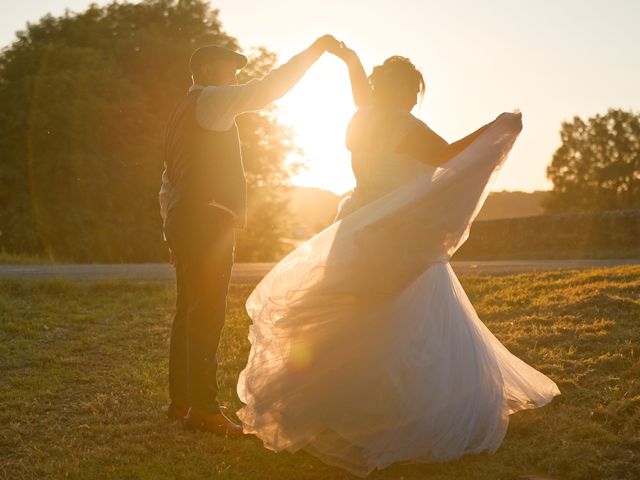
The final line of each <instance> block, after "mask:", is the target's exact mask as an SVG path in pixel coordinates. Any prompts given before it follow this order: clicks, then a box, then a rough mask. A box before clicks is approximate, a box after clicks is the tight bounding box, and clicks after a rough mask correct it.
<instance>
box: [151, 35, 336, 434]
mask: <svg viewBox="0 0 640 480" xmlns="http://www.w3.org/2000/svg"><path fill="white" fill-rule="evenodd" d="M336 45H339V44H338V42H337V40H336V39H335V38H333V37H332V36H330V35H325V36H323V37H320V38H318V39H317V40H316V41H315V42H313V44H312V45H311V46H310V47H309V48H307V49H306V50H304V51H303V52H301V53H299V54H298V55H296V56H294V57H293V58H292V59H291V60H289V62H287V63H286V64H284V65H282V66H281V67H279V68H277V69H274V70H272V71H271V72H270V73H269V74H268V75H266V76H265V77H264V78H262V79H259V80H258V79H254V80H251V81H249V82H247V83H245V84H241V85H239V84H238V83H237V80H236V72H237V70H239V69H241V68H243V67H244V66H245V65H246V63H247V58H246V57H245V56H244V55H241V54H239V53H237V52H234V51H232V50H228V49H226V48H223V47H220V46H215V45H207V46H204V47H201V48H198V49H197V50H196V51H195V52H193V54H192V56H191V59H190V69H191V74H192V78H193V85H192V86H191V88H190V90H189V93H188V94H187V95H186V97H185V98H184V99H183V100H182V101H181V102H180V103H179V104H178V106H177V107H176V109H175V111H174V113H173V115H172V116H171V118H170V120H169V124H168V126H167V130H166V134H165V151H164V167H165V168H164V172H163V174H162V188H161V190H160V210H161V215H162V218H163V222H164V232H165V238H166V239H167V242H168V244H169V247H170V248H171V251H172V256H173V260H174V264H175V269H176V283H177V301H176V315H175V318H174V322H173V328H172V332H171V346H170V358H169V390H170V397H171V404H170V405H169V409H168V415H169V417H171V418H178V419H183V418H184V420H185V424H186V425H187V426H188V427H191V428H197V429H201V430H206V431H211V432H215V433H220V434H226V435H240V434H242V429H241V427H240V426H238V425H236V424H234V423H233V422H231V421H230V420H229V419H228V418H227V417H226V416H225V415H224V408H223V407H222V408H221V407H220V406H219V405H218V402H217V399H216V397H217V393H218V386H217V381H216V371H217V359H216V351H217V349H218V343H219V341H220V333H221V331H222V327H223V325H224V321H225V313H226V296H227V290H228V285H229V279H230V276H231V267H232V265H233V248H234V228H243V227H244V225H245V223H246V182H245V176H244V169H243V166H242V155H241V151H240V142H239V139H238V130H237V127H236V123H235V118H236V116H237V115H239V114H241V113H244V112H249V111H256V110H260V109H262V108H264V107H266V106H267V105H268V104H269V103H271V102H272V101H274V100H276V99H278V98H280V97H282V96H283V95H284V94H286V93H287V92H288V91H289V90H290V89H291V88H293V86H294V85H295V84H296V83H297V82H298V81H299V80H300V79H301V78H302V76H303V75H304V74H305V72H306V71H307V70H308V68H309V67H310V66H311V65H312V64H313V63H314V62H315V61H316V60H318V58H320V56H321V55H322V54H323V53H324V52H325V51H326V50H328V49H331V48H336Z"/></svg>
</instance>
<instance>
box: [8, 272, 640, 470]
mask: <svg viewBox="0 0 640 480" xmlns="http://www.w3.org/2000/svg"><path fill="white" fill-rule="evenodd" d="M461 281H462V284H463V286H464V287H465V289H466V291H467V293H468V294H469V296H470V298H471V300H472V302H473V304H474V305H475V307H476V309H477V311H478V313H479V315H480V317H481V318H482V319H483V321H485V322H486V324H487V326H488V327H489V328H490V329H491V330H492V331H493V332H494V334H495V335H496V336H497V337H498V338H499V339H500V340H501V341H502V342H503V343H504V344H505V345H506V346H507V347H508V348H509V349H510V350H511V351H512V352H513V353H515V354H516V355H518V356H519V357H520V358H522V359H523V360H525V361H526V362H528V363H529V364H531V365H533V366H534V367H536V368H538V369H539V370H541V371H542V372H544V373H545V374H547V375H548V376H550V377H551V378H552V379H554V380H555V381H556V382H557V384H558V386H559V387H560V390H561V391H562V395H561V396H560V397H558V398H556V399H555V400H554V401H553V403H552V404H551V405H549V406H547V407H545V408H542V409H539V410H534V411H526V412H520V413H518V414H516V415H514V416H512V417H511V425H510V427H509V432H508V434H507V437H506V439H505V441H504V443H503V444H502V446H501V447H500V449H499V450H498V451H497V453H496V454H494V455H473V456H467V457H464V458H462V459H461V460H458V461H454V462H450V463H445V464H433V465H395V466H392V467H391V468H389V469H387V470H384V471H382V472H375V473H373V474H372V475H371V476H370V477H369V478H372V479H404V480H412V479H416V480H417V479H429V480H439V479H456V480H467V479H483V480H484V479H517V478H522V476H524V475H534V474H537V475H546V476H550V477H552V478H555V479H589V480H597V479H616V480H620V479H638V478H640V267H621V268H614V269H606V270H591V271H585V272H560V273H546V274H524V275H515V276H503V277H463V278H461ZM251 288H252V286H251V285H246V286H233V287H232V289H231V295H230V312H229V317H228V322H227V327H226V329H225V333H224V338H223V341H222V346H221V352H220V359H221V368H220V373H221V375H220V379H219V382H220V385H221V387H222V391H221V400H223V401H224V402H225V403H226V404H228V405H229V406H230V407H231V409H237V408H238V407H239V406H240V404H239V401H238V399H237V397H236V394H235V382H236V379H237V376H238V373H239V372H240V370H241V369H242V368H243V366H244V363H245V361H246V358H247V354H248V350H249V342H248V340H247V328H248V324H249V319H248V317H247V315H246V313H245V311H244V307H243V305H244V301H245V299H246V297H247V295H248V294H249V292H250V291H251ZM174 301H175V291H174V287H173V286H172V285H169V284H162V283H140V282H107V283H94V284H85V283H67V282H59V281H50V282H15V281H5V282H3V283H0V478H2V479H12V480H18V479H22V478H29V479H32V478H33V479H41V478H42V479H44V478H72V479H138V478H140V479H174V478H176V479H218V478H221V479H279V480H288V479H295V480H298V479H334V478H335V479H349V478H355V477H352V476H351V475H349V474H347V473H345V472H343V471H341V470H339V469H336V468H333V467H329V466H326V465H324V464H322V463H321V462H320V461H318V460H316V459H315V458H314V457H312V456H310V455H307V454H305V453H296V454H290V453H279V454H276V453H273V452H270V451H267V450H265V449H264V448H263V447H262V445H261V443H260V442H259V441H258V440H257V439H256V438H254V437H246V438H243V439H239V440H228V439H224V438H220V437H216V436H214V435H211V434H206V433H198V432H190V431H185V430H184V429H183V428H182V427H181V426H180V425H179V424H178V423H177V422H171V421H169V420H168V419H167V418H166V417H165V414H164V408H165V407H166V404H167V366H168V361H167V352H168V344H169V332H170V325H171V320H172V314H173V304H174ZM370 393H372V394H374V393H375V392H370Z"/></svg>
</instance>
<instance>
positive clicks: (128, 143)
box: [0, 0, 640, 262]
mask: <svg viewBox="0 0 640 480" xmlns="http://www.w3.org/2000/svg"><path fill="white" fill-rule="evenodd" d="M207 43H216V44H219V45H223V46H226V47H228V48H233V49H239V47H240V45H239V43H238V41H237V40H236V39H235V38H233V37H231V36H229V35H228V34H227V33H225V32H224V30H223V27H222V25H221V22H220V20H219V19H218V12H217V11H216V10H214V9H212V8H211V6H210V5H209V3H208V2H207V1H205V0H147V1H144V2H141V3H136V4H127V3H117V2H113V3H111V4H109V5H105V6H97V5H92V6H90V7H89V8H87V9H86V10H85V11H83V12H80V13H65V14H64V15H62V16H59V17H54V16H51V15H47V16H45V17H43V18H42V19H41V20H40V21H38V22H37V23H33V24H30V25H28V26H27V28H26V29H25V30H24V31H20V32H17V34H16V40H15V41H14V42H13V43H12V44H11V45H10V46H9V47H7V48H5V49H4V50H3V51H2V52H1V53H0V105H2V110H1V111H0V156H1V157H0V158H1V160H2V161H1V163H0V251H1V250H4V251H7V252H11V253H25V254H30V255H39V256H44V257H51V258H55V259H59V260H67V261H75V262H146V261H160V260H163V259H167V258H168V252H167V247H166V245H165V243H164V241H163V238H162V224H161V219H160V216H159V208H158V200H157V192H158V189H159V185H160V175H161V171H162V159H163V145H162V142H163V132H164V128H165V124H166V122H167V119H168V118H169V115H170V113H171V112H172V110H173V108H174V107H175V105H176V103H177V102H178V101H179V100H180V99H181V98H182V97H183V95H184V94H185V93H186V91H187V89H188V87H189V85H190V78H189V71H188V58H189V55H190V53H191V52H192V51H193V50H194V49H195V48H196V47H198V46H200V45H203V44H207ZM275 61H276V58H275V56H274V55H273V54H272V53H270V52H269V51H267V50H266V49H264V48H262V49H258V50H257V51H256V52H255V53H254V54H253V55H250V63H249V65H248V67H247V68H246V69H245V70H244V71H243V72H242V75H243V77H242V78H241V80H242V81H246V80H248V79H249V78H252V77H256V76H262V75H264V74H265V73H266V72H268V71H269V70H270V69H271V68H272V67H273V65H274V63H275ZM238 124H239V127H240V136H241V142H242V147H243V153H244V161H245V167H246V170H247V179H248V187H249V222H248V225H249V226H248V228H247V229H246V230H245V231H243V232H241V233H240V235H239V238H238V245H237V250H236V258H237V259H238V260H241V261H255V260H262V261H267V260H273V259H275V258H277V257H278V256H279V255H281V253H282V245H281V243H280V239H281V238H282V236H283V234H284V232H286V231H288V225H287V222H288V221H289V218H290V217H289V216H288V213H287V189H288V185H289V180H290V178H291V176H292V175H293V173H294V172H295V170H296V168H297V167H299V165H298V166H296V165H289V164H287V160H286V159H287V156H288V154H289V153H290V152H292V151H295V150H297V147H296V146H295V145H294V144H293V142H292V138H291V134H290V132H289V131H288V130H287V129H286V128H284V127H283V126H282V125H280V124H278V122H277V119H276V115H275V112H274V111H273V110H270V111H266V112H263V113H260V114H258V113H250V114H245V115H242V116H241V117H239V119H238ZM560 135H561V139H562V145H561V147H560V148H559V149H558V150H557V151H556V152H555V154H554V156H553V159H552V161H551V164H550V166H549V167H548V169H547V175H548V177H549V178H550V179H551V181H552V182H553V191H552V192H551V194H550V195H549V197H548V199H547V201H546V202H545V205H544V208H545V211H546V212H547V213H557V212H573V211H597V210H612V209H627V208H640V117H639V116H638V114H636V113H634V112H629V111H624V110H610V111H609V112H607V113H606V114H604V115H596V116H595V117H592V118H589V119H587V120H582V119H580V118H578V117H576V118H574V119H573V121H571V122H566V123H564V124H563V125H562V128H561V131H560Z"/></svg>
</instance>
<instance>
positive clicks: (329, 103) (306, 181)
mask: <svg viewBox="0 0 640 480" xmlns="http://www.w3.org/2000/svg"><path fill="white" fill-rule="evenodd" d="M89 3H91V0H29V1H23V0H0V6H1V7H2V10H3V15H2V17H1V18H0V45H6V44H8V43H9V42H10V41H11V40H12V39H13V35H14V32H15V31H16V30H17V29H20V28H23V27H24V24H25V23H26V22H27V21H37V20H38V19H39V18H40V17H41V16H42V15H44V14H45V13H47V12H52V13H53V14H55V15H59V14H61V13H63V12H64V9H65V8H69V9H71V10H83V9H85V8H86V7H87V6H88V5H89ZM98 3H106V2H104V1H98ZM211 3H212V6H213V7H214V8H218V9H220V19H221V21H222V24H223V26H224V29H225V30H226V31H227V33H229V34H230V35H233V36H234V37H236V38H238V40H239V42H240V44H241V45H242V46H243V48H245V49H250V48H251V47H256V46H265V47H267V48H268V49H270V50H272V51H275V52H276V53H278V55H279V58H280V61H282V62H283V61H286V60H287V59H288V58H289V57H290V56H292V55H294V54H295V53H297V52H299V51H300V50H302V49H304V48H305V47H307V46H308V45H309V44H310V43H311V42H312V41H313V39H314V38H315V37H316V36H318V35H321V34H323V33H332V34H334V35H335V36H336V37H338V38H339V39H341V40H344V41H345V42H346V43H347V44H348V45H350V46H351V47H352V48H354V49H355V50H356V51H357V52H358V53H359V54H360V56H361V59H362V61H363V63H364V65H365V68H366V69H367V71H370V70H371V68H372V67H373V66H374V65H376V64H379V63H381V62H382V61H383V60H384V59H385V58H387V57H389V56H390V55H396V54H400V55H404V56H408V57H409V58H411V59H412V60H413V61H414V63H415V64H416V65H417V66H418V67H419V68H420V69H421V70H422V72H423V73H424V75H425V79H426V81H427V94H426V96H425V99H424V102H423V103H422V105H421V106H419V107H416V109H415V110H414V112H413V113H414V114H416V115H417V116H418V117H419V118H421V119H422V120H424V121H425V122H427V124H428V125H429V126H431V128H433V129H434V130H435V131H436V132H438V133H439V134H440V135H442V136H443V137H445V138H446V139H447V140H449V141H454V140H456V139H458V138H460V137H462V136H464V135H465V134H467V133H469V132H471V131H473V130H475V129H476V128H478V127H479V126H481V125H483V124H484V123H486V122H488V121H490V120H492V119H493V118H495V117H496V116H497V115H498V114H499V113H500V112H503V111H511V110H513V109H515V108H518V109H520V110H522V112H523V119H524V129H523V132H522V135H521V137H520V138H519V140H518V142H517V143H516V145H515V147H514V149H513V152H512V154H511V156H510V158H509V159H508V160H507V163H506V164H505V166H504V167H503V170H502V172H501V173H500V175H499V177H498V180H497V182H496V183H495V185H494V187H493V189H494V190H503V189H507V190H525V191H531V190H536V189H548V188H550V183H549V182H548V181H547V180H546V177H545V168H546V166H547V165H548V163H549V162H550V160H551V156H552V154H553V152H554V151H555V149H556V148H557V147H558V146H559V144H560V140H559V135H558V132H559V129H560V124H561V122H562V121H564V120H570V119H571V118H572V117H573V116H574V115H579V116H583V117H586V116H590V115H593V114H596V113H604V112H606V110H607V109H608V108H610V107H614V108H625V109H632V110H635V111H639V110H640V88H639V85H640V60H639V59H640V55H638V51H637V49H638V45H640V28H638V25H640V1H638V0H610V1H608V2H605V1H601V0H537V1H535V2H531V1H529V2H525V1H516V0H486V1H484V2H478V1H475V0H457V1H444V0H442V1H431V0H394V1H388V0H387V1H381V0H322V1H319V0H314V1H311V0H296V1H291V0H290V1H285V0H268V1H262V2H257V1H255V0H218V1H212V2H211ZM278 104H279V107H280V111H281V120H282V122H283V123H286V124H288V125H290V126H291V127H292V128H293V129H294V131H295V133H296V136H297V143H298V145H299V146H301V147H302V148H303V149H304V151H305V160H306V162H307V164H308V165H309V168H308V170H307V171H306V172H304V173H302V174H301V175H300V176H298V177H297V178H295V179H294V183H296V184H301V185H307V186H317V187H320V188H324V189H328V190H333V191H335V192H336V193H342V192H344V191H346V190H348V189H349V188H351V187H352V186H353V176H352V174H351V170H350V165H349V154H348V152H347V151H346V149H345V147H344V130H345V127H346V125H347V122H348V121H349V118H350V116H351V115H352V114H353V111H354V107H353V105H352V103H351V96H350V91H349V82H348V76H347V72H346V69H345V68H344V66H343V65H342V64H341V62H340V61H339V60H337V59H335V58H333V57H326V58H322V59H321V60H320V61H319V62H318V63H317V64H316V65H315V66H314V67H313V68H312V69H311V70H310V71H309V73H308V74H307V76H306V77H305V79H304V80H303V81H302V82H301V83H300V84H299V85H298V86H297V87H296V88H295V89H294V90H293V91H292V92H291V93H290V94H289V95H287V96H286V97H285V98H284V99H282V100H280V101H279V102H278Z"/></svg>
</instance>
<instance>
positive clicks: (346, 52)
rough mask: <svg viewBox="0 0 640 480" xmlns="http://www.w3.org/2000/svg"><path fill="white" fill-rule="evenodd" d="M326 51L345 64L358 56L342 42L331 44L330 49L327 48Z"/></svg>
mask: <svg viewBox="0 0 640 480" xmlns="http://www.w3.org/2000/svg"><path fill="white" fill-rule="evenodd" d="M327 51H328V52H329V53H331V54H333V55H335V56H336V57H338V58H339V59H340V60H342V61H344V62H345V63H347V64H348V63H351V62H352V61H353V60H356V59H357V58H358V55H357V54H356V52H355V51H354V50H352V49H350V48H349V47H347V45H346V44H345V43H344V42H338V44H337V45H335V44H334V45H332V46H331V48H330V49H327Z"/></svg>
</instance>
